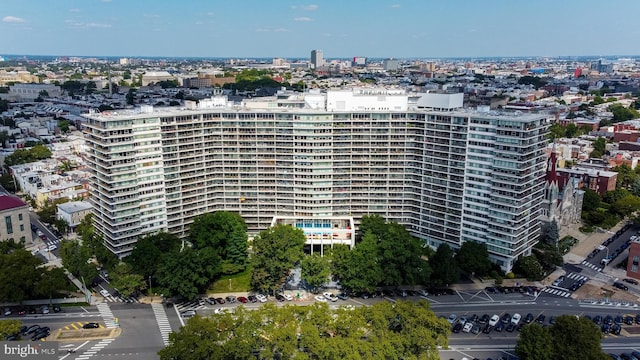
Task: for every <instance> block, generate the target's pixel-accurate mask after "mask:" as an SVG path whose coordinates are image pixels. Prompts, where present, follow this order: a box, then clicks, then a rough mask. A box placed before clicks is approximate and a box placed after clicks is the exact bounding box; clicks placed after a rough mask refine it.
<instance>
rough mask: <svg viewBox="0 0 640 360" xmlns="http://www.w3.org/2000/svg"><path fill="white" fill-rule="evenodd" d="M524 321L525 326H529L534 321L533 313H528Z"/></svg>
mask: <svg viewBox="0 0 640 360" xmlns="http://www.w3.org/2000/svg"><path fill="white" fill-rule="evenodd" d="M522 321H524V323H525V324H529V323H531V322H532V321H533V314H532V313H528V314H527V315H526V316H525V317H524V320H522Z"/></svg>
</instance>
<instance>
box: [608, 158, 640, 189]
mask: <svg viewBox="0 0 640 360" xmlns="http://www.w3.org/2000/svg"><path fill="white" fill-rule="evenodd" d="M611 171H614V172H617V173H618V176H617V182H616V187H617V188H624V189H627V188H629V186H631V184H633V182H634V181H635V180H636V179H638V173H636V172H635V171H633V169H631V167H630V166H629V165H627V164H622V165H619V166H616V167H613V168H611Z"/></svg>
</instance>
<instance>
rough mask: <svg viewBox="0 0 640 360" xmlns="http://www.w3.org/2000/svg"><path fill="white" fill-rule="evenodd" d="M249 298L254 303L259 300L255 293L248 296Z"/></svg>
mask: <svg viewBox="0 0 640 360" xmlns="http://www.w3.org/2000/svg"><path fill="white" fill-rule="evenodd" d="M247 300H249V301H250V302H252V303H254V302H258V298H257V297H255V295H249V296H247Z"/></svg>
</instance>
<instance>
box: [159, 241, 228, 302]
mask: <svg viewBox="0 0 640 360" xmlns="http://www.w3.org/2000/svg"><path fill="white" fill-rule="evenodd" d="M221 270H222V265H221V261H220V257H219V256H218V254H217V253H216V251H215V250H213V249H212V248H204V249H201V250H195V249H192V248H190V247H185V248H184V249H183V250H182V251H181V252H179V253H178V254H174V255H173V256H165V257H163V262H162V264H160V265H159V267H158V270H157V279H158V284H159V285H160V287H162V288H163V289H166V291H167V292H168V294H169V295H176V296H179V297H181V298H182V299H194V298H195V297H196V296H197V295H198V294H200V293H201V292H203V291H204V290H206V288H207V286H208V285H209V284H210V283H211V282H212V281H213V280H215V279H216V277H217V276H218V275H219V274H220V272H221Z"/></svg>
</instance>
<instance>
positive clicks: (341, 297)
mask: <svg viewBox="0 0 640 360" xmlns="http://www.w3.org/2000/svg"><path fill="white" fill-rule="evenodd" d="M336 296H337V297H338V299H340V300H349V296H348V295H347V294H345V293H339V294H338V295H336Z"/></svg>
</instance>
